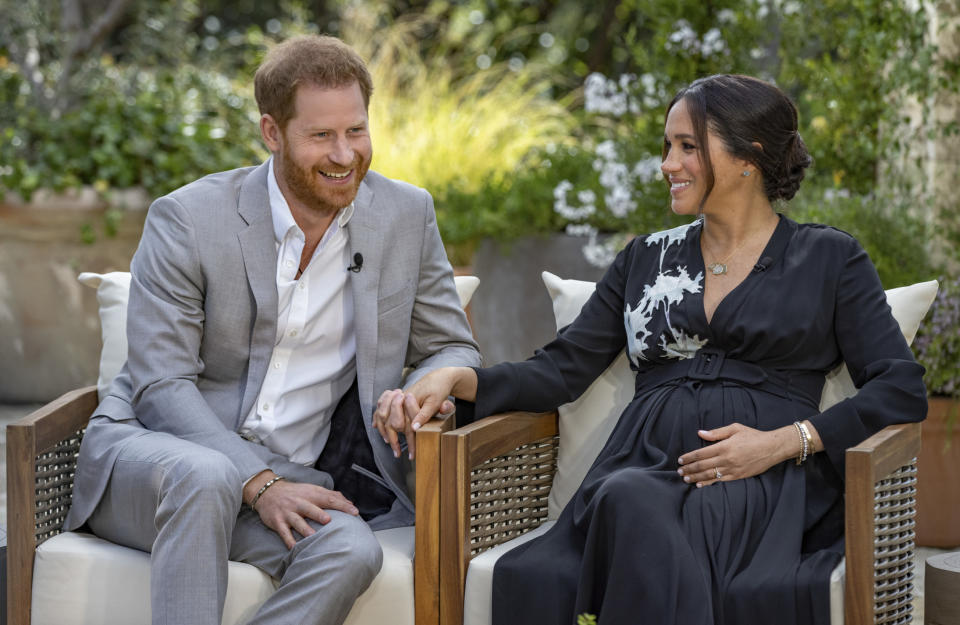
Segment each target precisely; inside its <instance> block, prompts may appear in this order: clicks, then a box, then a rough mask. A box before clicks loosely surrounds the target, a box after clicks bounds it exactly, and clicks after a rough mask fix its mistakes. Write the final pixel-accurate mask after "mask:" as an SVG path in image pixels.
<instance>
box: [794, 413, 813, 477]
mask: <svg viewBox="0 0 960 625" xmlns="http://www.w3.org/2000/svg"><path fill="white" fill-rule="evenodd" d="M793 427H795V428H796V430H797V435H798V436H799V437H800V453H799V454H798V455H797V465H798V466H799V465H801V464H803V463H804V462H806V460H807V456H809V455H810V454H811V453H813V437H812V436H810V430H809V429H807V425H806V424H805V423H800V422H799V421H794V422H793Z"/></svg>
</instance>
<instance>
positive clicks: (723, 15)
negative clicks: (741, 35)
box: [717, 9, 737, 24]
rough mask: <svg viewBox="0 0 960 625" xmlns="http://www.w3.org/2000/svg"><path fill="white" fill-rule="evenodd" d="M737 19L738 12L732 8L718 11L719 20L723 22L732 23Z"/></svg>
mask: <svg viewBox="0 0 960 625" xmlns="http://www.w3.org/2000/svg"><path fill="white" fill-rule="evenodd" d="M736 20H737V14H736V13H734V12H733V10H732V9H720V10H719V11H717V21H718V22H720V23H721V24H732V23H733V22H735V21H736Z"/></svg>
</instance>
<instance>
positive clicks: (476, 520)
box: [470, 436, 559, 557]
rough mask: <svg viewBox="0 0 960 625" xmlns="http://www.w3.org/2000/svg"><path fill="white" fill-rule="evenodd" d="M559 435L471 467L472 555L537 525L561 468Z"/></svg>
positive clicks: (545, 509) (540, 520) (542, 519)
mask: <svg viewBox="0 0 960 625" xmlns="http://www.w3.org/2000/svg"><path fill="white" fill-rule="evenodd" d="M558 445H559V437H557V436H551V437H547V438H543V439H540V440H538V441H534V442H532V443H529V444H527V445H521V446H520V447H517V448H516V449H515V450H513V451H511V452H509V453H506V454H503V455H502V456H497V457H495V458H491V459H490V460H487V461H486V462H484V463H482V464H480V465H479V466H478V467H477V468H475V469H474V470H473V471H471V472H470V555H471V557H473V556H476V555H478V554H480V553H483V552H484V551H486V550H487V549H490V548H491V547H495V546H497V545H499V544H502V543H505V542H507V541H508V540H511V539H513V538H516V537H517V536H520V535H521V534H525V533H527V532H529V531H530V530H532V529H534V528H536V527H539V526H540V524H541V523H543V522H544V521H545V520H546V519H547V499H548V497H549V495H550V486H551V485H552V484H553V474H554V473H555V472H556V470H557V446H558Z"/></svg>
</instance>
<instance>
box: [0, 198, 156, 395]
mask: <svg viewBox="0 0 960 625" xmlns="http://www.w3.org/2000/svg"><path fill="white" fill-rule="evenodd" d="M145 209H146V206H141V207H139V210H130V209H128V210H124V211H123V212H121V213H120V214H119V218H118V219H117V220H116V232H115V233H113V234H112V235H111V234H108V233H107V228H106V222H105V212H106V207H105V206H103V203H102V202H101V203H100V204H99V205H97V204H91V203H90V202H83V203H79V204H76V205H69V204H63V203H58V204H54V203H50V204H39V203H35V204H33V205H29V206H23V205H13V204H0V403H42V402H46V401H49V400H50V399H53V398H55V397H57V396H58V395H60V394H61V393H63V392H65V391H67V390H70V389H72V388H76V387H78V386H82V385H86V384H93V383H95V382H96V380H97V368H98V364H99V360H100V320H99V316H98V313H97V309H98V307H97V298H96V292H95V291H94V290H93V289H90V288H87V287H85V286H82V285H81V284H80V283H79V282H77V275H78V274H79V273H80V272H83V271H95V272H101V273H102V272H106V271H128V270H129V267H130V258H131V257H132V256H133V252H134V250H135V249H136V246H137V243H138V241H139V240H140V233H141V230H142V227H143V220H144V218H145V216H146V211H145ZM91 239H93V241H92V242H91Z"/></svg>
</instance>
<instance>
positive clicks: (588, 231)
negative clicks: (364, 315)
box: [565, 224, 597, 237]
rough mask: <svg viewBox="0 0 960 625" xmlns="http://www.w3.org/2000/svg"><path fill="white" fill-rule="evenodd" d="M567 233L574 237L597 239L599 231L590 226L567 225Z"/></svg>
mask: <svg viewBox="0 0 960 625" xmlns="http://www.w3.org/2000/svg"><path fill="white" fill-rule="evenodd" d="M565 232H566V233H567V234H569V235H570V236H572V237H595V236H596V235H597V229H596V228H594V227H593V226H591V225H590V224H567V227H566V229H565Z"/></svg>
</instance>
